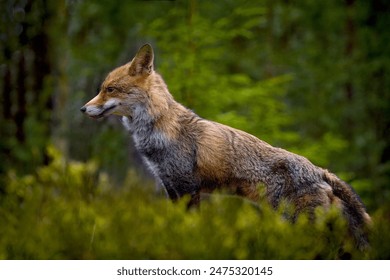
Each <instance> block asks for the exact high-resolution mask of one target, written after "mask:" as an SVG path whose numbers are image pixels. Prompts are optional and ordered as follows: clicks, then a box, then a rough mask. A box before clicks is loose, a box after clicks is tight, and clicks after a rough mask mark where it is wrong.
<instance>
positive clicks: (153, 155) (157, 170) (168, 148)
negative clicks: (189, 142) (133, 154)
mask: <svg viewBox="0 0 390 280" xmlns="http://www.w3.org/2000/svg"><path fill="white" fill-rule="evenodd" d="M133 139H134V143H135V147H136V149H137V151H138V152H139V153H140V154H141V156H142V157H143V160H144V162H145V164H146V165H147V166H148V167H149V169H150V170H151V171H152V173H153V174H154V175H155V176H158V177H160V178H161V179H163V178H172V179H176V178H179V177H183V176H190V175H193V173H194V171H195V169H196V167H195V166H196V151H195V149H194V148H192V149H191V148H189V147H187V146H185V145H183V143H181V142H180V141H175V142H172V141H168V140H167V139H164V137H163V136H161V135H153V136H151V137H148V138H139V137H137V136H135V137H133Z"/></svg>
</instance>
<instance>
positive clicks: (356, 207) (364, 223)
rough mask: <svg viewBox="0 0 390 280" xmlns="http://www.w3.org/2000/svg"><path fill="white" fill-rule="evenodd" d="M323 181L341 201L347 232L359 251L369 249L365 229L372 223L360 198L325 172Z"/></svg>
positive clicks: (340, 181) (349, 187)
mask: <svg viewBox="0 0 390 280" xmlns="http://www.w3.org/2000/svg"><path fill="white" fill-rule="evenodd" d="M323 179H324V181H325V182H326V183H328V184H329V185H330V186H331V188H332V191H333V195H335V196H336V197H337V198H339V199H340V200H341V202H342V211H343V214H344V216H345V217H346V219H347V222H348V227H349V231H350V232H351V234H352V236H353V237H354V239H355V241H356V244H357V247H358V248H359V249H360V250H365V249H367V248H368V247H369V243H368V237H367V227H368V226H369V225H370V224H371V223H372V222H371V218H370V216H369V215H368V214H367V212H366V208H365V206H364V204H363V202H362V201H361V200H360V197H359V196H358V195H357V194H356V193H355V192H354V190H353V189H352V187H351V186H350V185H348V184H347V183H345V182H344V181H342V180H340V179H339V178H338V177H337V176H336V175H334V174H332V173H330V172H329V171H327V170H325V171H324V173H323Z"/></svg>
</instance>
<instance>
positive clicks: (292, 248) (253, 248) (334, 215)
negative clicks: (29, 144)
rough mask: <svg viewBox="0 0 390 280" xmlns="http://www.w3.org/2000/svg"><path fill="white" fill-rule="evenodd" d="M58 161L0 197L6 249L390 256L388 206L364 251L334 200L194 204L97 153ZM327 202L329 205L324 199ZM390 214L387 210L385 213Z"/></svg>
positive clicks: (83, 253)
mask: <svg viewBox="0 0 390 280" xmlns="http://www.w3.org/2000/svg"><path fill="white" fill-rule="evenodd" d="M49 154H50V155H51V156H52V161H51V163H50V164H49V165H48V166H44V167H41V168H38V169H37V170H36V172H35V173H34V174H32V175H28V176H24V177H22V178H17V177H16V176H15V175H14V174H13V173H12V172H10V173H9V174H8V179H7V185H6V193H5V194H4V195H3V196H2V197H1V207H0V216H1V217H3V218H2V219H1V220H0V228H1V231H2V234H1V235H0V258H1V259H337V258H344V257H348V258H349V257H351V258H355V259H361V258H376V259H386V258H389V256H390V253H389V252H390V241H389V237H388V235H387V234H384V233H388V232H389V229H390V227H389V219H388V217H389V213H390V212H389V211H388V209H387V210H386V209H381V210H379V211H378V212H377V213H375V215H374V216H373V218H374V227H373V230H372V236H371V239H372V240H371V244H372V248H371V250H369V251H368V252H365V253H361V252H358V251H357V250H355V249H354V246H353V242H352V241H351V240H350V239H349V238H348V235H347V231H346V225H345V222H344V220H343V219H342V218H341V217H340V216H339V213H338V212H337V211H336V210H335V209H332V210H331V211H329V212H328V213H319V217H320V218H319V219H317V221H316V222H315V223H310V222H309V221H308V220H307V219H306V217H304V216H302V217H300V218H299V219H298V221H297V222H296V223H295V224H291V223H289V222H287V221H286V220H284V219H283V215H282V212H283V211H273V210H271V209H270V208H269V207H268V206H267V204H266V203H264V202H263V203H260V204H259V205H260V206H259V205H254V204H253V203H250V202H248V201H246V200H243V199H241V198H238V197H232V196H227V195H222V194H216V195H213V196H211V197H210V199H208V200H207V201H204V202H203V204H202V205H201V207H200V209H193V210H190V211H188V210H187V209H186V199H183V200H182V201H180V202H178V203H172V202H170V201H168V200H167V199H166V198H165V197H162V196H159V195H157V194H156V192H155V191H154V187H153V184H152V183H145V182H143V181H141V180H140V178H138V177H137V175H136V173H135V172H134V171H129V173H128V176H127V179H126V183H125V184H124V186H123V187H121V188H118V187H115V186H113V185H111V183H110V180H109V178H108V176H107V175H106V174H104V173H101V172H98V168H97V165H96V164H94V163H93V162H88V163H80V162H66V161H65V160H64V159H63V157H62V156H61V155H60V154H59V153H58V152H57V151H55V150H54V149H50V150H49ZM319 212H321V211H320V209H319ZM385 217H387V219H385Z"/></svg>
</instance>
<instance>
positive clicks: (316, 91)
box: [0, 0, 390, 259]
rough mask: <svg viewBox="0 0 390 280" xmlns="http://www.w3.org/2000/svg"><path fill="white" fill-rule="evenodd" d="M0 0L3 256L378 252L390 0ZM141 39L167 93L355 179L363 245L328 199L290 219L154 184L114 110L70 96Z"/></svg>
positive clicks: (383, 247) (84, 96)
mask: <svg viewBox="0 0 390 280" xmlns="http://www.w3.org/2000/svg"><path fill="white" fill-rule="evenodd" d="M0 9H1V15H0V48H1V53H0V104H1V106H0V121H1V122H0V157H1V161H0V203H1V204H0V258H5V259H14V258H16V259H18V258H21V259H24V258H33V259H35V258H43V259H45V258H49V259H50V258H65V259H68V258H75V259H79V258H81V259H82V258H295V259H296V258H298V259H301V258H308V259H312V258H340V257H351V256H352V257H353V258H389V257H390V253H389V252H390V240H389V238H388V237H387V236H388V235H389V234H390V232H389V228H390V226H389V220H390V207H389V202H390V161H389V159H390V137H389V136H390V79H389V75H390V28H389V26H390V3H389V2H388V1H386V0H375V1H369V0H345V1H337V0H330V1H310V0H297V1H281V0H272V1H271V0H268V1H267V0H264V1H244V0H241V1H237V0H234V1H233V0H232V1H228V0H223V1H195V0H192V1H179V0H177V1H111V0H100V1H97V0H93V1H71V0H69V1H64V0H60V1H51V0H34V1H32V0H24V1H10V0H7V1H2V2H1V4H0ZM144 43H151V44H152V45H153V47H154V49H155V64H156V69H157V71H158V72H160V73H161V74H162V75H163V77H164V79H165V81H166V83H167V84H168V87H169V89H170V92H171V93H172V94H173V96H174V97H175V98H176V100H178V101H179V102H181V103H183V104H184V105H186V106H187V107H189V108H191V109H193V110H194V111H195V112H196V113H198V114H199V115H200V116H202V117H204V118H208V119H212V120H215V121H218V122H222V123H224V124H227V125H230V126H233V127H236V128H239V129H242V130H245V131H247V132H250V133H252V134H254V135H256V136H257V137H259V138H261V139H263V140H265V141H267V142H269V143H270V144H272V145H274V146H279V147H283V148H285V149H287V150H290V151H292V152H296V153H298V154H301V155H304V156H306V157H308V158H309V159H310V160H311V161H312V162H313V163H315V164H317V165H320V166H322V167H324V168H328V169H330V170H331V171H332V172H334V173H336V174H337V175H338V176H339V177H341V178H342V179H343V180H345V181H347V182H348V183H350V184H351V185H353V187H354V188H355V190H356V191H357V193H358V194H359V195H360V196H361V198H362V200H363V201H364V203H365V204H366V205H367V208H368V212H369V213H370V214H371V215H372V216H373V219H374V225H373V229H372V237H371V240H372V242H371V243H372V247H373V248H372V249H371V250H370V251H369V252H366V253H364V254H362V253H359V252H356V251H355V250H354V249H353V248H352V247H353V246H352V245H351V244H350V242H349V241H348V238H347V237H346V236H345V228H344V225H343V221H342V220H340V219H338V218H337V214H336V213H333V212H332V213H330V214H329V215H325V218H324V219H323V220H322V221H319V222H318V224H316V225H315V226H314V225H311V224H308V223H307V221H306V220H305V219H304V218H303V219H302V221H301V222H300V223H297V225H294V226H293V225H290V224H288V223H286V222H284V221H283V220H281V219H280V215H279V214H278V213H274V212H272V211H269V209H268V208H267V206H265V204H264V203H261V204H262V205H263V204H264V206H262V207H263V208H261V209H262V210H261V211H260V212H259V210H258V209H257V210H254V209H253V208H252V207H251V206H248V205H247V204H246V203H245V202H242V201H241V200H239V199H234V198H217V199H216V201H213V202H212V203H206V204H205V205H204V206H203V207H202V209H201V210H200V211H199V212H194V213H193V212H191V213H187V212H186V211H185V207H184V206H183V205H182V204H176V205H172V204H171V203H170V202H167V201H166V200H165V198H164V197H163V196H161V195H158V194H156V191H155V188H154V186H153V183H152V182H151V180H150V176H149V175H148V172H147V171H146V170H145V169H144V168H143V167H142V166H141V164H140V161H139V158H138V157H137V155H136V154H135V152H134V150H133V148H132V146H131V144H130V141H131V140H130V139H129V136H128V135H126V133H125V132H124V131H123V129H122V128H121V125H120V122H119V119H118V118H117V117H109V118H108V119H105V120H103V121H99V122H95V121H92V120H90V119H88V118H86V117H85V116H83V115H82V114H81V113H80V112H79V108H80V107H81V106H82V105H83V104H84V103H85V102H87V101H88V100H89V99H91V98H92V97H93V96H94V95H95V94H96V93H97V91H98V89H99V86H100V83H101V82H102V81H103V79H104V77H105V75H106V74H107V73H108V72H109V71H110V70H112V69H113V68H114V67H116V66H119V65H121V64H123V63H126V62H128V61H129V60H130V59H132V57H133V56H134V54H135V53H136V51H137V49H138V48H139V47H140V46H141V45H143V44H144ZM222 197H223V196H222ZM220 200H221V201H220ZM322 216H324V215H322ZM320 220H321V219H320ZM329 223H330V224H332V226H326V225H327V224H328V225H329ZM346 240H347V241H346ZM282 247H283V249H281V248H282ZM341 247H342V248H343V249H340V248H341ZM344 251H348V253H344Z"/></svg>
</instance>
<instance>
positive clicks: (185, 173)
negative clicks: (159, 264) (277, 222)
mask: <svg viewBox="0 0 390 280" xmlns="http://www.w3.org/2000/svg"><path fill="white" fill-rule="evenodd" d="M153 59H154V54H153V49H152V47H151V46H150V45H148V44H147V45H144V46H143V47H141V48H140V49H139V51H138V53H137V54H136V56H135V57H134V59H133V60H132V61H130V62H129V63H127V64H125V65H123V66H120V67H118V68H116V69H114V70H113V71H112V72H111V73H109V74H108V76H107V77H106V79H105V81H104V82H103V84H102V86H101V90H100V92H99V94H98V95H97V96H96V97H95V98H93V99H92V100H91V101H89V102H88V103H87V104H86V105H85V106H83V107H82V108H81V111H82V112H84V113H85V114H87V115H88V116H89V117H92V118H95V119H98V118H102V117H105V116H108V115H111V114H116V115H120V116H123V117H122V121H123V124H124V126H125V127H126V129H127V130H128V131H130V133H131V135H132V137H133V139H134V143H135V147H136V149H137V150H138V151H139V153H140V154H141V156H142V158H143V160H144V162H145V163H146V165H147V166H148V167H149V168H150V170H151V171H152V173H153V175H154V176H155V177H156V179H157V180H158V182H159V183H160V184H161V185H162V186H163V187H164V188H165V190H166V192H167V194H168V196H169V197H170V198H171V199H172V200H177V199H179V198H180V197H182V196H184V195H186V194H188V195H190V196H191V200H190V203H189V204H190V205H197V204H199V202H200V201H199V200H200V193H210V192H212V191H213V190H215V189H218V188H220V187H228V188H230V189H231V190H233V192H234V193H236V194H238V195H241V196H244V197H246V198H248V199H250V200H253V201H257V200H258V198H259V193H258V188H257V186H258V185H259V184H263V185H264V186H265V187H266V198H267V200H268V201H269V203H270V204H271V205H272V207H274V208H277V207H278V206H279V205H280V203H281V202H282V201H287V202H288V203H290V204H292V206H293V207H294V209H295V215H294V216H296V215H298V214H299V213H301V212H307V213H309V214H312V215H314V209H315V208H316V207H318V206H322V207H325V208H329V207H330V206H331V205H336V206H337V207H339V208H340V209H341V211H342V212H343V214H344V216H345V217H346V219H347V221H348V225H349V229H350V232H351V233H352V234H353V236H354V237H355V239H356V241H357V245H358V247H360V248H364V247H367V245H368V242H367V238H366V235H365V233H364V228H365V226H366V225H367V224H369V223H370V216H369V215H368V214H367V212H366V209H365V206H364V205H363V203H362V202H361V200H360V198H359V197H358V195H357V194H356V193H355V192H354V191H353V189H352V188H351V187H350V186H349V185H348V184H347V183H345V182H343V181H342V180H340V179H339V178H338V177H337V176H336V175H334V174H332V173H330V172H329V171H327V170H325V169H322V168H320V167H317V166H315V165H313V164H312V163H311V162H310V161H309V160H308V159H306V158H305V157H302V156H299V155H296V154H293V153H291V152H288V151H286V150H283V149H281V148H276V147H273V146H271V145H269V144H268V143H266V142H264V141H262V140H260V139H258V138H256V137H255V136H252V135H250V134H248V133H246V132H243V131H241V130H238V129H234V128H232V127H229V126H226V125H223V124H220V123H216V122H213V121H209V120H206V119H203V118H201V117H199V116H198V115H196V114H195V113H194V112H193V111H191V110H189V109H187V108H185V107H184V106H183V105H181V104H180V103H178V102H176V101H175V100H174V98H173V97H172V95H171V94H170V93H169V91H168V88H167V86H166V84H165V83H164V81H163V79H162V77H161V76H160V75H159V74H158V73H156V72H155V71H154V68H153Z"/></svg>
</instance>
